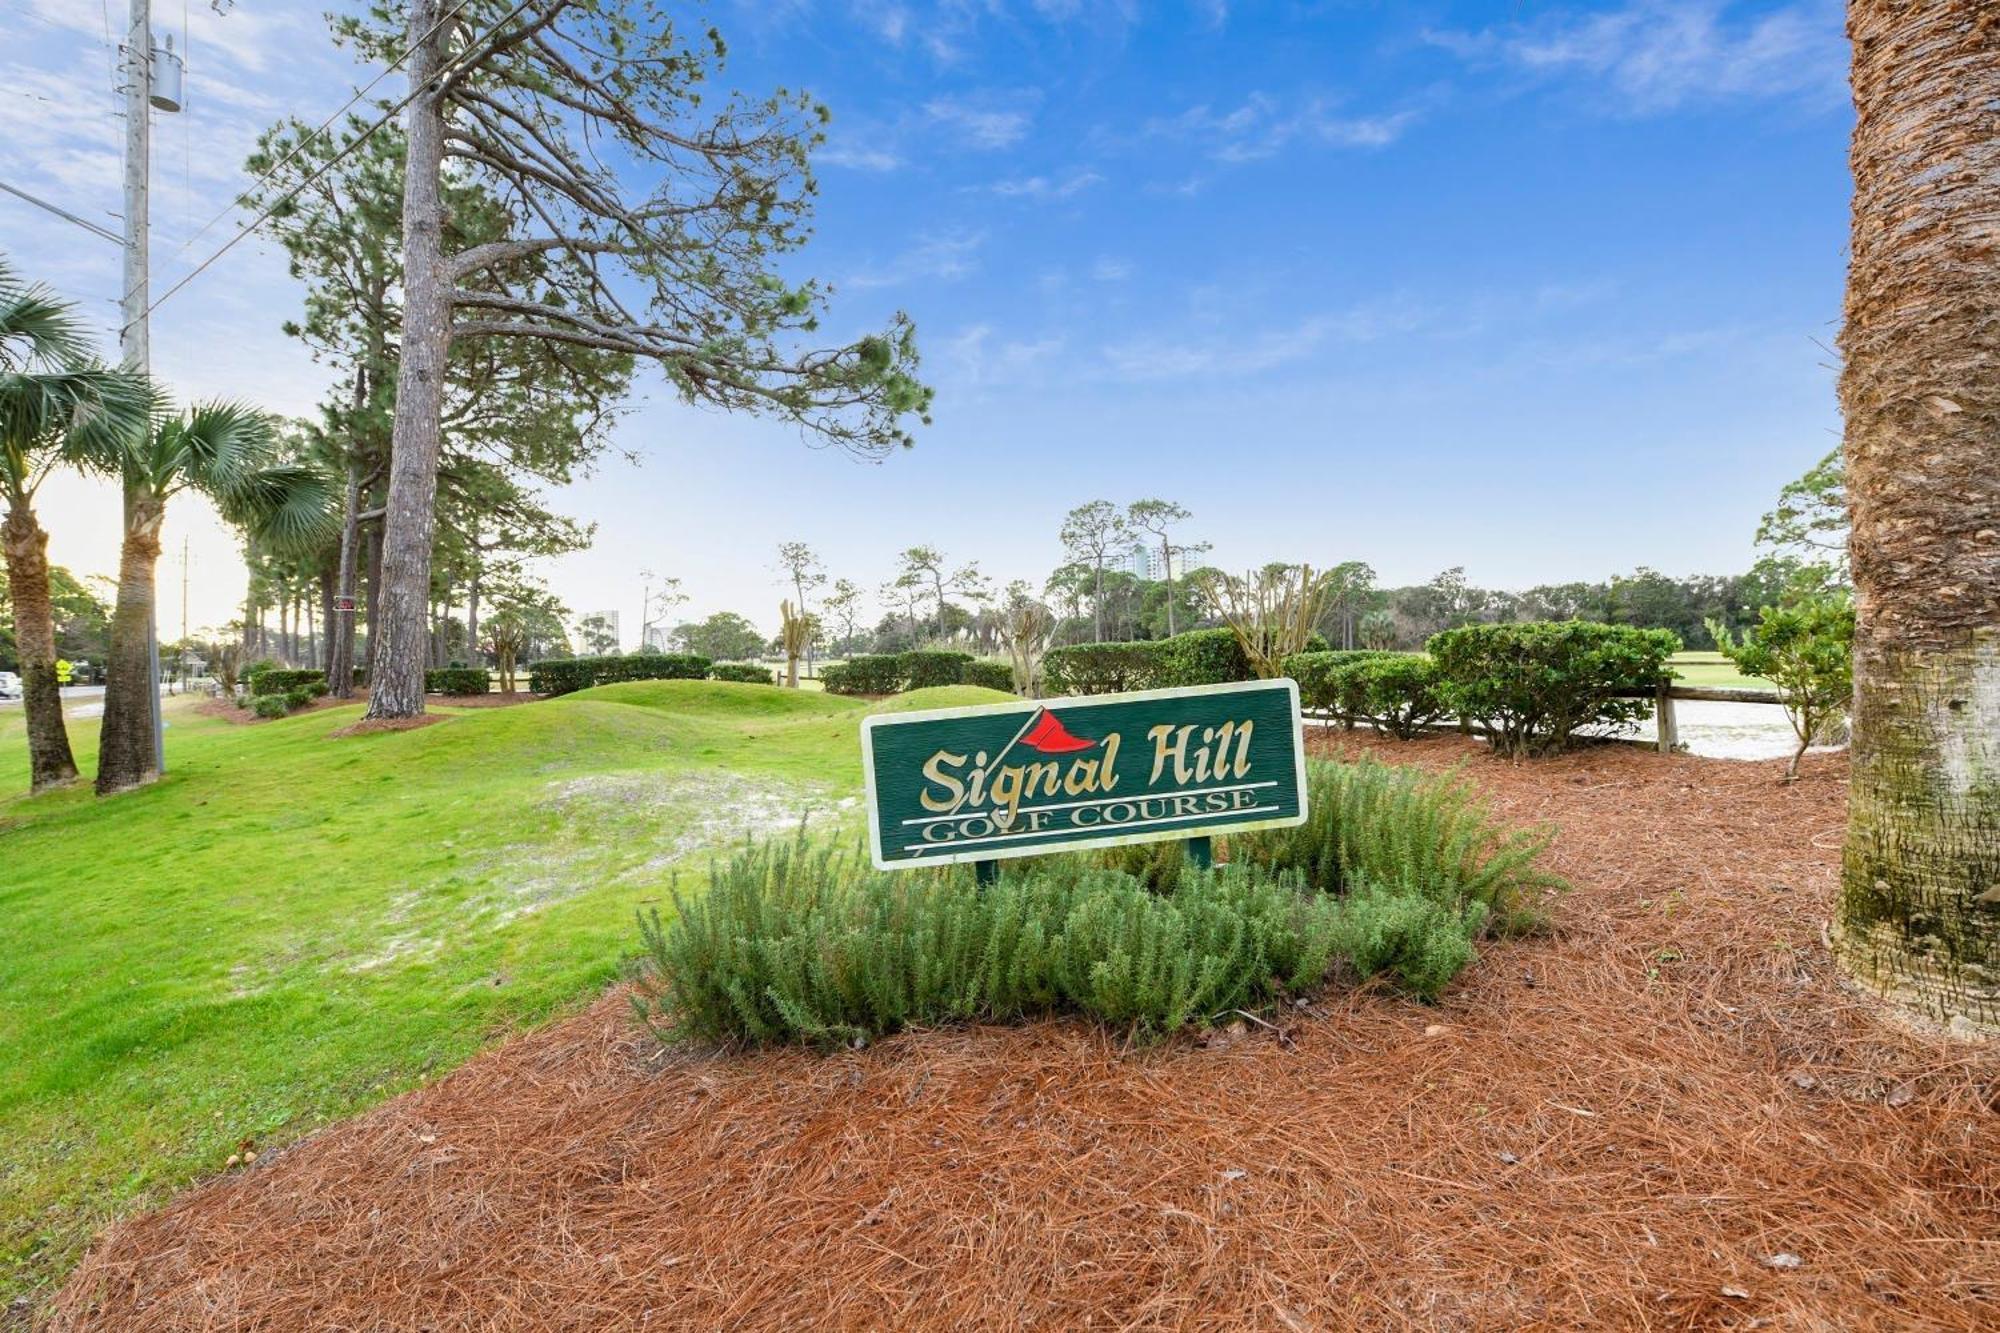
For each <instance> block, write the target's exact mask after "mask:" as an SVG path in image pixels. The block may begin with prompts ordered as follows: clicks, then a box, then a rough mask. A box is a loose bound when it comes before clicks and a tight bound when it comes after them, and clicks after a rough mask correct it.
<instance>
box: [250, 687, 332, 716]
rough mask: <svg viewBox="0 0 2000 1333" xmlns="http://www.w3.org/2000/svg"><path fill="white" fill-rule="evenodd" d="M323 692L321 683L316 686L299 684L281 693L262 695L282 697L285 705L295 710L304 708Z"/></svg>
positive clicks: (324, 688) (323, 688)
mask: <svg viewBox="0 0 2000 1333" xmlns="http://www.w3.org/2000/svg"><path fill="white" fill-rule="evenodd" d="M325 693H326V686H324V685H321V686H319V687H317V688H315V687H313V686H311V685H300V686H297V687H295V688H293V689H289V690H286V691H285V692H284V693H283V694H281V695H269V694H267V695H264V696H263V697H264V698H266V699H271V698H279V699H283V700H284V701H285V707H286V708H287V709H291V710H296V709H300V708H304V707H305V706H306V705H307V704H309V703H311V702H312V701H313V700H314V699H317V698H318V697H319V696H320V695H322V694H325Z"/></svg>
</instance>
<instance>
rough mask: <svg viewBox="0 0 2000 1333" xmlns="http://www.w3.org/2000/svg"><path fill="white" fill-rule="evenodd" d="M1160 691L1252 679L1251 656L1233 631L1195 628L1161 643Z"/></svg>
mask: <svg viewBox="0 0 2000 1333" xmlns="http://www.w3.org/2000/svg"><path fill="white" fill-rule="evenodd" d="M1159 654H1160V665H1159V679H1158V680H1157V681H1156V682H1155V684H1156V685H1157V686H1158V687H1159V688H1162V689H1164V688H1168V687H1172V686H1187V685H1220V684H1222V683H1223V682H1225V681H1232V680H1250V679H1253V678H1254V677H1255V676H1256V674H1257V673H1256V672H1255V671H1252V670H1251V669H1250V657H1249V655H1248V654H1247V653H1245V652H1244V651H1243V645H1242V644H1241V643H1239V642H1238V641H1237V638H1236V631H1235V630H1233V629H1194V630H1189V631H1188V632H1187V633H1185V634H1176V635H1174V637H1173V638H1171V639H1162V640H1160V648H1159Z"/></svg>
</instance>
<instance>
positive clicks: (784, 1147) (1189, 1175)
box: [57, 738, 2000, 1330]
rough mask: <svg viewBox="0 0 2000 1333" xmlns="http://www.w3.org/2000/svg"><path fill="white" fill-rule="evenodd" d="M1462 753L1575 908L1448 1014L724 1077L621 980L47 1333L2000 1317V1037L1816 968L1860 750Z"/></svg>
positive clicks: (179, 1233)
mask: <svg viewBox="0 0 2000 1333" xmlns="http://www.w3.org/2000/svg"><path fill="white" fill-rule="evenodd" d="M1359 744H1362V745H1364V746H1366V747H1368V748H1373V749H1377V750H1382V751H1384V752H1386V753H1387V754H1388V756H1389V757H1392V758H1394V759H1396V760H1398V761H1400V762H1411V763H1419V764H1424V765H1428V766H1438V765H1446V764H1450V763H1453V762H1456V761H1458V760H1460V759H1462V758H1464V757H1465V756H1466V754H1467V751H1466V750H1465V749H1464V748H1463V747H1462V745H1461V743H1460V742H1459V741H1457V740H1456V739H1455V738H1451V739H1437V740H1430V741H1424V742H1417V743H1413V744H1407V745H1397V744H1395V743H1393V742H1392V743H1387V744H1384V743H1381V742H1376V741H1372V740H1371V741H1362V742H1359ZM1470 762H1471V767H1470V770H1469V771H1470V772H1471V773H1472V774H1473V775H1474V776H1475V778H1476V779H1477V780H1478V781H1479V782H1481V783H1482V784H1483V785H1484V786H1486V787H1487V788H1488V789H1489V790H1491V792H1492V793H1493V795H1494V799H1495V802H1496V804H1497V805H1498V806H1499V807H1500V808H1501V809H1502V810H1503V811H1504V812H1505V813H1506V814H1507V815H1508V816H1509V817H1511V818H1514V819H1517V820H1539V819H1548V820H1553V821H1555V822H1556V823H1558V824H1559V825H1560V827H1561V830H1562V833H1561V837H1560V839H1559V841H1558V843H1557V846H1556V851H1555V860H1556V864H1557V868H1558V869H1560V870H1561V871H1562V872H1563V873H1565V874H1567V875H1568V876H1570V877H1571V878H1572V879H1573V880H1574V881H1575V882H1576V884H1577V886H1578V887H1577V891H1576V892H1575V893H1573V894H1571V895H1570V896H1569V897H1568V898H1567V899H1565V900H1564V901H1563V903H1562V904H1561V906H1560V907H1559V909H1558V920H1559V923H1560V929H1559V933H1558V935H1557V936H1556V937H1555V938H1554V939H1543V940H1525V941H1517V942H1512V943H1507V944H1502V945H1498V946H1494V947H1491V948H1489V949H1488V950H1487V952H1486V953H1485V955H1484V957H1483V959H1482V961H1481V962H1480V964H1479V965H1478V966H1477V967H1476V968H1475V969H1474V970H1473V971H1472V972H1471V973H1470V974H1469V975H1468V977H1467V979H1466V980H1465V981H1464V982H1463V983H1462V984H1461V985H1460V986H1459V987H1458V988H1457V989H1456V990H1455V991H1454V992H1453V993H1452V995H1451V996H1450V997H1449V998H1448V999H1447V1001H1446V1002H1445V1003H1444V1004H1443V1005H1441V1006H1439V1007H1437V1008H1435V1009H1425V1008H1422V1007H1419V1006H1416V1005H1412V1004H1409V1003H1406V1002H1403V1001H1400V1000H1396V999H1393V998H1389V997H1384V996H1373V995H1357V994H1350V993H1340V994H1335V995H1333V996H1330V997H1328V999H1327V1000H1326V1001H1325V1002H1324V1003H1323V1004H1322V1005H1320V1006H1317V1007H1315V1008H1314V1009H1312V1010H1302V1011H1297V1012H1295V1013H1293V1014H1292V1015H1290V1016H1289V1017H1288V1019H1287V1022H1286V1024H1285V1026H1286V1027H1287V1032H1286V1033H1285V1035H1284V1036H1283V1037H1282V1038H1280V1037H1277V1036H1274V1035H1273V1034H1271V1033H1269V1032H1266V1031H1264V1030H1262V1029H1261V1028H1256V1027H1251V1028H1249V1029H1248V1031H1247V1032H1242V1033H1239V1034H1235V1035H1231V1034H1228V1033H1224V1034H1219V1035H1218V1036H1217V1037H1216V1038H1215V1039H1212V1040H1211V1041H1210V1042H1208V1043H1207V1044H1206V1045H1205V1046H1204V1045H1198V1044H1196V1043H1193V1042H1187V1043H1182V1044H1179V1045H1176V1046H1172V1047H1169V1048H1167V1049H1163V1050H1156V1051H1150V1052H1143V1053H1138V1054H1129V1053H1125V1052H1122V1051H1121V1050H1120V1049H1119V1048H1118V1044H1117V1042H1116V1040H1115V1038H1111V1037H1107V1036H1105V1035H1102V1034H1100V1033H1098V1032H1096V1031H1095V1030H1093V1029H1091V1028H1090V1027H1088V1026H1086V1025H1083V1024H1080V1023H1041V1024H1035V1025H1031V1026H1028V1027H1023V1028H1011V1029H986V1030H976V1031H954V1032H944V1033H931V1034H912V1035H907V1036H903V1037H899V1038H896V1039H894V1040H891V1041H887V1042H884V1043H883V1044H882V1045H880V1046H879V1047H876V1048H874V1049H872V1050H867V1051H862V1052H854V1053H848V1054H842V1055H838V1056H833V1057H820V1056H815V1055H812V1054H810V1053H806V1052H801V1051H779V1052H771V1053H766V1054H762V1055H757V1056H751V1057H735V1058H721V1057H715V1056H711V1055H703V1054H697V1053H689V1052H674V1053H663V1052H659V1051H656V1050H654V1049H653V1048H651V1047H650V1046H649V1045H648V1044H647V1043H645V1042H643V1041H641V1040H640V1039H638V1037H637V1036H635V1033H634V1030H633V1027H632V1025H631V1023H630V1021H629V1019H628V1017H627V1010H626V1006H625V1002H624V1000H623V998H622V997H620V996H616V995H613V996H610V997H607V998H606V999H605V1001H604V1002H603V1003H601V1004H599V1005H598V1006H596V1007H595V1008H593V1009H592V1010H590V1011H589V1012H588V1013H585V1014H583V1015H580V1016H578V1017H576V1018H574V1019H572V1020H569V1021H566V1022H563V1023H560V1024H557V1025H555V1026H553V1027H551V1028H549V1029H547V1030H546V1031H543V1032H541V1033H538V1034H535V1035H533V1036H530V1037H528V1038H525V1039H523V1040H519V1041H515V1042H512V1043H509V1044H508V1045H506V1046H504V1047H501V1048H500V1049H498V1050H496V1051H494V1052H492V1053H490V1054H488V1055H487V1056H485V1057H482V1058H480V1059H478V1060H475V1061H474V1062H473V1063H472V1064H470V1065H468V1066H467V1067H465V1068H464V1069H463V1070H461V1071H459V1072H458V1073H456V1074H454V1075H453V1076H451V1077H450V1078H447V1079H445V1080H443V1081H442V1082H441V1083H440V1084H439V1085H437V1086H436V1087H433V1088H431V1089H429V1090H427V1091H424V1092H422V1093H419V1094H415V1095H412V1096H407V1097H404V1098H401V1099H399V1100H398V1101H396V1102H394V1103H392V1104H390V1105H388V1106H385V1107H383V1108H382V1109H380V1110H379V1111H377V1112H375V1113H373V1114H371V1115H368V1116H365V1117H363V1118H361V1119H359V1120H357V1121H354V1122H351V1123H349V1124H345V1125H342V1126H339V1127H337V1128H335V1129H332V1130H330V1131H328V1132H326V1133H323V1134H321V1135H319V1136H317V1137H315V1138H313V1139H310V1140H308V1141H306V1142H305V1143H303V1144H301V1145H299V1146H298V1147H296V1148H294V1149H292V1150H290V1151H288V1152H286V1153H283V1154H281V1155H278V1156H276V1157H275V1158H274V1159H273V1160H270V1161H268V1162H265V1161H260V1162H259V1163H258V1165H257V1166H256V1167H255V1168H254V1169H252V1170H249V1171H247V1172H241V1173H238V1174H235V1175H232V1176H229V1177H227V1178H224V1179H220V1180H217V1181H215V1182H214V1183H212V1184H210V1185H208V1186H206V1187H204V1188H201V1189H198V1190H195V1191H193V1192H191V1193H189V1194H187V1195H185V1196H183V1197H182V1198H181V1199H180V1200H179V1201H178V1202H177V1203H175V1204H174V1205H173V1206H171V1207H170V1208H168V1209H166V1210H165V1211H163V1212H161V1213H158V1214H155V1215H153V1216H150V1217H146V1218H141V1219H137V1220H134V1221H132V1222H129V1223H126V1224H124V1225H121V1226H119V1227H117V1228H115V1229H113V1230H112V1231H111V1232H110V1233H109V1234H108V1235H107V1237H106V1238H105V1239H104V1240H103V1241H102V1242H101V1243H100V1244H99V1246H98V1247H97V1249H96V1250H95V1251H94V1253H93V1254H92V1255H91V1257H90V1258H89V1259H88V1260H87V1261H86V1262H85V1264H84V1265H83V1266H82V1267H81V1268H80V1269H79V1270H78V1271H77V1273H76V1274H75V1275H74V1277H73V1279H72V1280H71V1282H70V1284H69V1286H68V1288H67V1289H66V1290H65V1291H64V1292H63V1294H62V1296H61V1297H60V1300H59V1304H58V1318H57V1323H58V1326H60V1327H65V1328H70V1327H74V1328H82V1327H90V1328H120V1329H123V1328H146V1329H176V1330H179V1329H192V1328H274V1329H275V1328H284V1329H290V1328H326V1327H339V1328H348V1329H374V1328H391V1327H393V1328H426V1329H472V1328H521V1329H526V1328H534V1329H624V1328H635V1329H636V1328H649V1329H650V1328H701V1329H713V1328H725V1327H726V1328H773V1329H780V1328H782V1329H798V1328H806V1327H813V1328H856V1329H861V1328H897V1329H917V1328H923V1329H932V1328H935V1329H947V1328H975V1327H977V1328H1047V1329H1077V1328H1101V1329H1111V1328H1125V1327H1135V1326H1136V1327H1171V1328H1196V1329H1211V1328H1213V1329H1220V1328H1269V1329H1344V1328H1371V1329H1372V1328H1425V1329H1461V1328H1463V1329H1476V1328H1520V1327H1554V1328H1579V1327H1592V1328H1595V1327H1658V1328H1711V1327H1718V1328H1719V1327H1741V1328H1749V1327H1763V1328H1782V1329H1866V1328H1884V1329H1887V1328H1896V1329H1911V1328H1917V1329H1945V1328H1951V1329H1974V1328H1980V1327H1985V1328H1993V1327H2000V1116H1996V1109H2000V1051H1995V1050H1993V1049H1992V1048H1987V1047H1976V1046H1968V1045H1963V1044H1947V1043H1938V1042H1932V1041H1928V1040H1925V1039H1920V1038H1918V1037H1914V1036H1910V1035H1906V1034H1904V1033H1903V1032H1901V1031H1899V1030H1897V1029H1894V1028H1892V1027H1888V1026H1885V1025H1883V1024H1881V1023H1878V1022H1877V1021H1876V1020H1875V1019H1874V1018H1873V1017H1872V1016H1871V1012H1870V1011H1869V1009H1868V1008H1867V1007H1866V1006H1864V1005H1863V1004H1861V1003H1860V1002H1859V1001H1858V1000H1856V999H1855V998H1853V997H1852V996H1850V995H1849V994H1848V993H1846V992H1845V991H1843V990H1842V989H1840V988H1839V987H1838V986H1837V985H1836V984H1835V983H1834V982H1833V980H1832V978H1831V977H1830V975H1829V968H1828V964H1827V959H1826V955H1825V951H1824V948H1823V947H1822V945H1821V943H1820V929H1821V923H1822V921H1823V919H1824V917H1825V915H1826V911H1827V905H1828V902H1829V901H1830V896H1831V893H1832V889H1833V885H1834V878H1835V872H1836V864H1837V857H1838V851H1837V849H1838V846H1839V835H1840V826H1841V820H1842V806H1843V800H1844V776H1845V766H1844V765H1845V760H1844V759H1843V758H1842V757H1840V756H1827V757H1816V759H1815V760H1814V761H1811V762H1809V765H1808V770H1807V775H1806V777H1805V779H1804V780H1803V781H1801V782H1800V783H1799V784H1797V785H1796V786H1794V787H1790V788H1786V787H1782V786H1780V785H1778V784H1777V782H1776V781H1775V778H1776V774H1777V771H1778V766H1777V765H1774V764H1769V763H1764V764H1736V763H1728V762H1722V761H1712V760H1697V759H1689V758H1684V757H1682V758H1674V759H1662V758H1660V757H1658V756H1656V755H1650V754H1643V753H1637V752H1631V751H1625V750H1618V749H1606V750H1599V751H1594V752H1590V753H1586V754H1580V755H1576V756H1571V757H1568V758H1564V759H1559V760H1555V761H1551V762H1548V763H1543V764H1538V765H1533V766H1523V767H1513V766H1509V765H1505V764H1502V763H1498V762H1494V761H1491V760H1488V759H1485V758H1474V759H1472V760H1471V761H1470Z"/></svg>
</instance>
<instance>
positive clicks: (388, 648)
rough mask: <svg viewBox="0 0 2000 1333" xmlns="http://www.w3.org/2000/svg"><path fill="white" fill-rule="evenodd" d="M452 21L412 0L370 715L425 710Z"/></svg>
mask: <svg viewBox="0 0 2000 1333" xmlns="http://www.w3.org/2000/svg"><path fill="white" fill-rule="evenodd" d="M444 27H445V25H443V24H440V23H439V22H438V0H413V2H412V3H411V5H410V21H409V37H410V46H411V50H412V53H411V56H410V87H411V88H412V89H413V90H420V91H418V92H417V96H416V97H415V99H414V100H412V101H411V103H410V106H409V111H408V113H407V116H406V120H405V126H404V136H405V140H406V142H407V150H406V159H405V160H406V166H405V169H404V176H403V347H402V365H401V369H400V371H399V373H398V377H397V381H396V418H395V427H394V434H393V436H392V442H391V444H390V449H389V459H390V462H389V505H388V513H387V514H386V515H384V517H383V523H382V538H383V542H382V619H381V621H380V622H379V623H378V622H374V621H371V622H369V638H370V639H373V640H376V642H375V645H374V659H375V660H374V667H373V669H372V671H371V672H370V675H369V678H368V685H369V695H368V716H369V717H371V718H399V717H417V716H420V715H421V714H422V713H423V711H424V639H425V634H424V609H425V606H426V604H427V603H428V602H429V600H430V581H431V542H432V539H433V537H434V535H435V529H436V526H437V516H436V513H435V503H436V500H437V467H438V422H439V416H440V413H441V412H442V410H443V404H444V375H445V355H446V351H447V349H448V347H449V344H450V341H451V293H450V290H449V288H448V287H447V285H446V281H445V270H444V256H443V249H442V246H443V237H442V234H441V232H442V212H443V204H442V200H441V198H440V179H441V176H442V174H443V163H444V99H443V96H442V94H441V92H440V91H439V90H438V88H437V81H438V76H439V73H440V70H441V69H442V66H443V63H444V37H443V35H442V29H443V28H444Z"/></svg>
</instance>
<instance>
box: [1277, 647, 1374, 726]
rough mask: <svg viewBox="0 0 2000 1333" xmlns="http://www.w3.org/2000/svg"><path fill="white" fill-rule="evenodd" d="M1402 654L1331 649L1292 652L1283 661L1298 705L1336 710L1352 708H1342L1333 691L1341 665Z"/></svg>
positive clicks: (1362, 649) (1342, 710) (1369, 649)
mask: <svg viewBox="0 0 2000 1333" xmlns="http://www.w3.org/2000/svg"><path fill="white" fill-rule="evenodd" d="M1401 655H1402V654H1399V653H1390V652H1383V651H1381V650H1379V649H1374V648H1352V649H1334V650H1332V651H1325V650H1321V651H1317V652H1312V651H1309V652H1303V653H1293V654H1292V655H1291V656H1290V657H1287V658H1286V659H1285V660H1284V663H1283V666H1284V668H1285V674H1286V675H1287V676H1290V677H1291V678H1292V679H1293V680H1295V681H1297V682H1298V684H1299V707H1301V708H1324V709H1330V710H1332V711H1334V712H1337V713H1345V712H1350V711H1352V710H1351V709H1348V708H1346V707H1343V706H1342V704H1341V702H1340V700H1339V698H1338V694H1337V691H1336V680H1335V673H1336V672H1338V671H1339V670H1340V668H1342V667H1346V666H1351V665H1352V664H1354V663H1356V662H1366V661H1368V660H1370V659H1372V658H1377V657H1398V656H1401Z"/></svg>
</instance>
